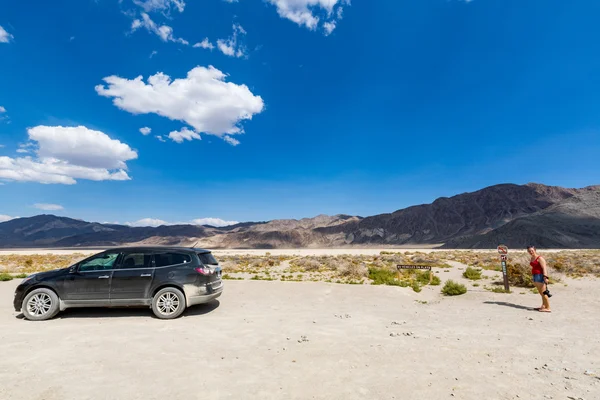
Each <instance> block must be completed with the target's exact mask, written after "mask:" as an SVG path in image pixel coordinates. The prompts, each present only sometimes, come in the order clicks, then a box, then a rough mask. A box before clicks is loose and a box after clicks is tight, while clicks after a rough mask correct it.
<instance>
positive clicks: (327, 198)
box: [0, 0, 600, 223]
mask: <svg viewBox="0 0 600 400" xmlns="http://www.w3.org/2000/svg"><path fill="white" fill-rule="evenodd" d="M307 4H309V5H307ZM32 8H34V9H32ZM599 12H600V3H599V2H597V1H592V0H588V1H584V0H582V1H578V2H575V3H573V2H565V1H564V0H561V1H558V0H505V1H492V0H473V1H470V2H465V1H458V0H401V1H396V0H394V1H392V0H388V1H384V0H382V1H377V2H372V1H364V0H363V1H361V0H353V1H352V2H351V4H350V2H349V1H340V0H337V1H336V0H239V1H237V2H228V1H224V0H203V1H191V0H187V2H186V1H185V0H136V1H132V0H122V1H119V0H96V1H94V0H79V1H75V0H73V1H59V2H36V3H35V4H34V3H30V2H27V1H19V2H14V1H8V0H0V27H2V28H1V29H0V60H1V61H2V62H0V199H1V200H0V215H2V217H1V218H4V219H6V218H9V217H15V216H29V215H35V214H38V213H42V212H52V213H56V214H59V215H67V216H70V217H75V218H82V219H86V220H93V221H101V222H103V221H113V222H120V223H125V222H132V223H133V222H136V221H140V220H144V219H148V218H152V219H157V220H160V221H166V222H169V223H173V222H187V221H193V220H199V221H200V222H202V221H204V220H203V219H204V218H218V219H222V220H224V221H257V220H270V219H278V218H303V217H312V216H315V215H317V214H321V213H325V214H338V213H345V214H352V215H362V216H367V215H373V214H377V213H383V212H392V211H394V210H397V209H400V208H404V207H407V206H410V205H414V204H420V203H428V202H431V201H433V200H434V199H435V198H437V197H440V196H452V195H455V194H459V193H463V192H466V191H473V190H477V189H480V188H483V187H485V186H489V185H494V184H498V183H517V184H523V183H527V182H538V183H544V184H548V185H560V186H566V187H583V186H587V185H592V184H598V183H600V176H599V175H600V174H599V171H600V168H599V167H598V162H597V158H598V154H600V134H599V129H600V42H599V41H598V40H597V38H598V37H599V34H600V25H598V24H597V16H598V15H599ZM151 76H153V78H152V79H149V78H150V77H151ZM138 77H139V78H138ZM141 128H150V133H148V134H146V135H144V134H142V133H141V132H140V129H141ZM145 132H147V131H146V130H145ZM188 139H189V140H188ZM48 209H49V210H48ZM146 222H148V220H146ZM213 222H215V221H213ZM217 223H218V221H217Z"/></svg>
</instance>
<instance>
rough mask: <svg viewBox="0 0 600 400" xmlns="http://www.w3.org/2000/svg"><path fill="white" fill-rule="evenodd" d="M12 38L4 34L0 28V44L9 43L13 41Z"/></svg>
mask: <svg viewBox="0 0 600 400" xmlns="http://www.w3.org/2000/svg"><path fill="white" fill-rule="evenodd" d="M13 38H14V36H13V35H11V34H10V33H8V32H6V30H4V28H3V27H2V26H0V43H9V42H10V41H11V40H13Z"/></svg>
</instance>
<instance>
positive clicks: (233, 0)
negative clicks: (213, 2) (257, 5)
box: [223, 0, 239, 3]
mask: <svg viewBox="0 0 600 400" xmlns="http://www.w3.org/2000/svg"><path fill="white" fill-rule="evenodd" d="M223 1H224V2H225V3H237V2H238V1H239V0H223Z"/></svg>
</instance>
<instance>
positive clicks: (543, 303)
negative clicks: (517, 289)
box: [533, 282, 546, 310]
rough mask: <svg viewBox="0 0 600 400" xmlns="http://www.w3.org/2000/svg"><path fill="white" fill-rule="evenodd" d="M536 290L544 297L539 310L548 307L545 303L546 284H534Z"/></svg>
mask: <svg viewBox="0 0 600 400" xmlns="http://www.w3.org/2000/svg"><path fill="white" fill-rule="evenodd" d="M533 284H534V286H535V288H536V289H537V290H538V293H539V294H540V296H542V306H541V307H540V308H538V310H540V309H542V308H544V307H546V303H545V302H544V284H543V283H540V282H533Z"/></svg>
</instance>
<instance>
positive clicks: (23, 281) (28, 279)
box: [21, 275, 35, 285]
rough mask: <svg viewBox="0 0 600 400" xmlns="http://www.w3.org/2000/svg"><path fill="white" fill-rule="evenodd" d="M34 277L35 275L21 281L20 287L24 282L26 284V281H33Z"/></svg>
mask: <svg viewBox="0 0 600 400" xmlns="http://www.w3.org/2000/svg"><path fill="white" fill-rule="evenodd" d="M34 276H35V275H29V276H28V277H27V278H25V279H23V280H22V281H21V285H22V284H24V283H25V282H28V281H30V280H31V279H33V277H34Z"/></svg>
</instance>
